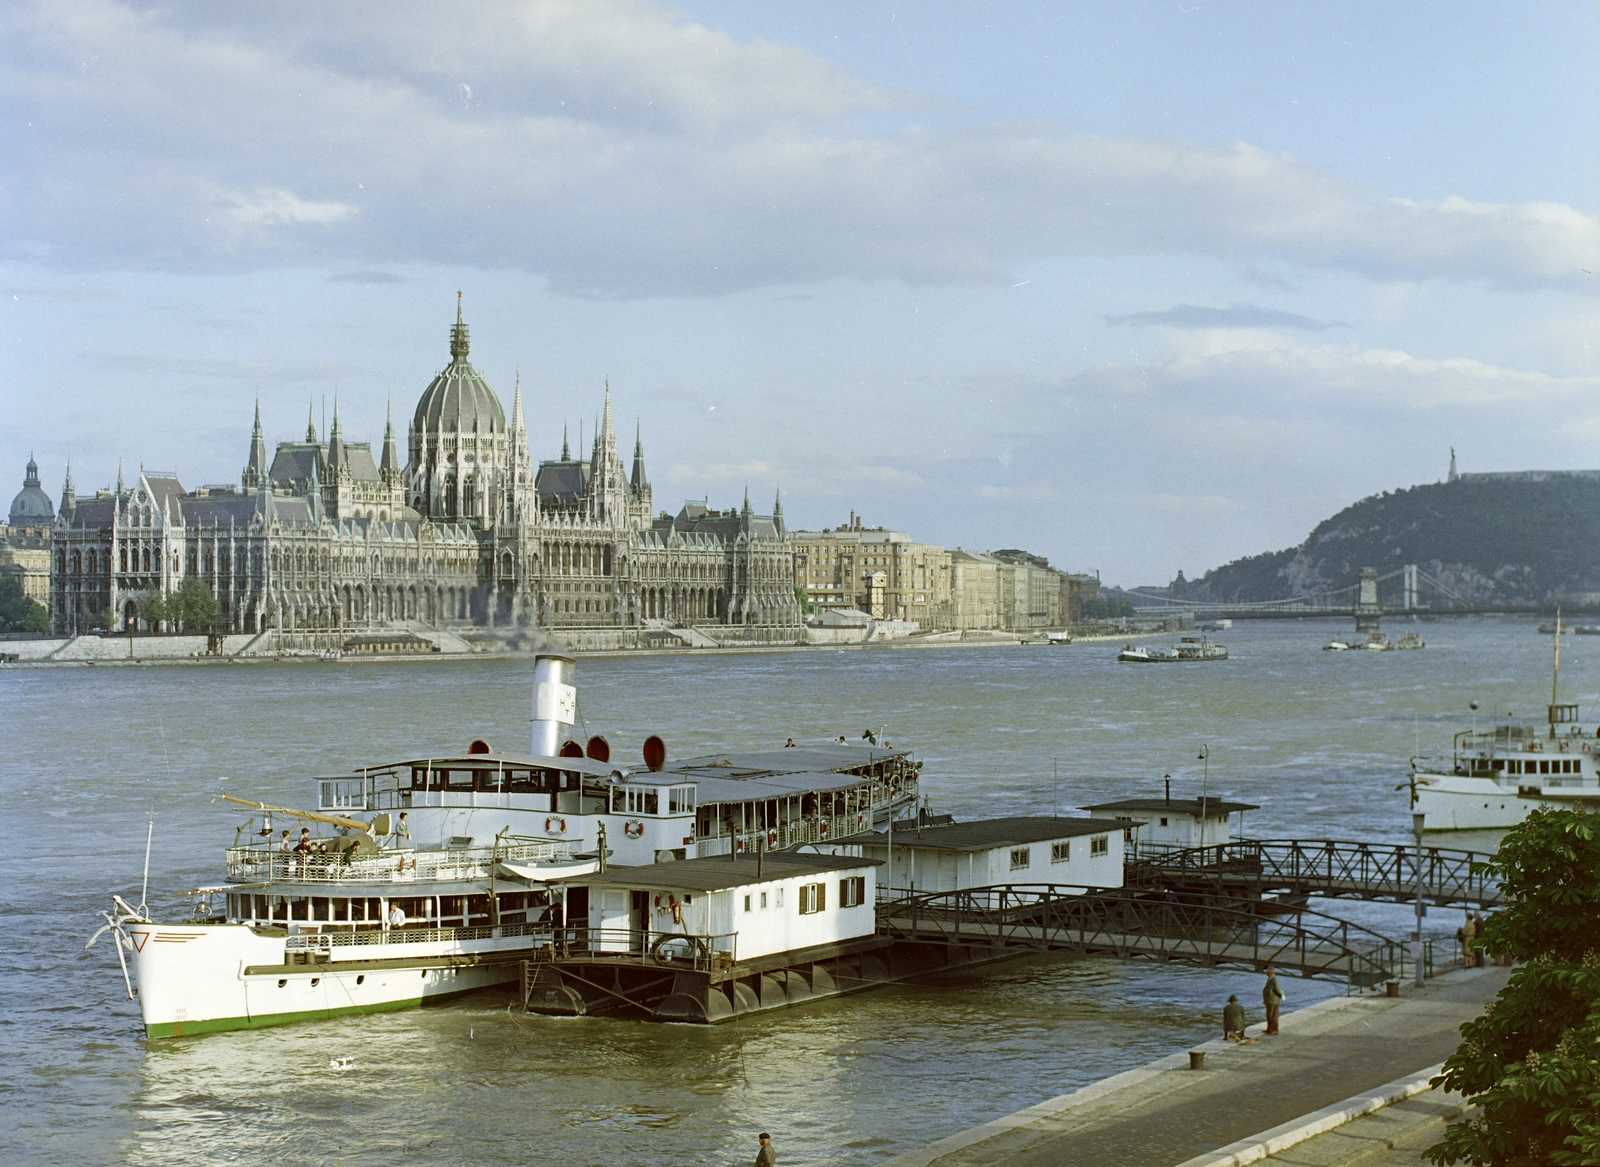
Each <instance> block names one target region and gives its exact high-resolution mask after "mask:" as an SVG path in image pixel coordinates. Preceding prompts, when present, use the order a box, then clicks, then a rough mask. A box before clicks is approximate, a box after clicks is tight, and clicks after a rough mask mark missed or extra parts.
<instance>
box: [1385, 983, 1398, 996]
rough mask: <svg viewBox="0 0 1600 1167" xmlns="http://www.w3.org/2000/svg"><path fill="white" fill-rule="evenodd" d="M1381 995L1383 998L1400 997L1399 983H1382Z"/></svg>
mask: <svg viewBox="0 0 1600 1167" xmlns="http://www.w3.org/2000/svg"><path fill="white" fill-rule="evenodd" d="M1383 995H1384V996H1385V997H1398V996H1399V995H1400V982H1399V981H1384V982H1383Z"/></svg>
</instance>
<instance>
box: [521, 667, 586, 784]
mask: <svg viewBox="0 0 1600 1167" xmlns="http://www.w3.org/2000/svg"><path fill="white" fill-rule="evenodd" d="M577 671H578V662H577V661H575V660H573V659H572V658H571V657H569V656H557V655H555V654H554V653H543V652H542V653H540V654H539V655H538V656H536V657H534V658H533V749H532V751H531V752H532V754H533V756H534V757H536V758H553V757H556V756H557V754H559V752H560V750H561V742H562V739H563V738H564V737H565V736H566V728H567V727H568V726H570V725H571V724H572V723H573V721H574V719H575V718H576V717H577V714H578V690H577V688H576V687H575V686H574V685H573V683H572V682H573V680H574V679H575V678H576V676H577Z"/></svg>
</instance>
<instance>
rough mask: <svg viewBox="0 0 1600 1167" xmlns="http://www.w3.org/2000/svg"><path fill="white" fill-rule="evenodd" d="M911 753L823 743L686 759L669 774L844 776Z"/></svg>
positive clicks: (672, 765) (905, 756) (847, 744)
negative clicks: (805, 774) (852, 771)
mask: <svg viewBox="0 0 1600 1167" xmlns="http://www.w3.org/2000/svg"><path fill="white" fill-rule="evenodd" d="M910 756H911V751H910V750H895V749H884V748H882V747H881V746H870V745H851V744H849V743H846V742H822V743H818V744H810V745H804V746H788V747H785V748H783V749H778V750H756V751H730V752H728V753H723V754H707V755H705V756H703V757H698V758H684V759H682V760H681V761H676V762H671V763H669V764H668V765H667V770H668V771H670V772H672V773H675V774H694V775H699V774H705V775H708V776H712V777H718V778H756V777H761V776H763V775H774V774H802V773H835V774H836V773H840V772H842V771H844V770H851V769H860V768H861V767H863V766H872V765H875V764H877V763H880V762H891V761H894V760H896V759H901V758H908V757H910Z"/></svg>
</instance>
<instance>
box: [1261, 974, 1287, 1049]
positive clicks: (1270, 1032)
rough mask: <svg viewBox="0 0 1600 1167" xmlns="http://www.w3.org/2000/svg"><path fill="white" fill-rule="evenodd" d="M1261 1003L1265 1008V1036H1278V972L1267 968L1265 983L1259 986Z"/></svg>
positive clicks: (1281, 992) (1279, 998)
mask: <svg viewBox="0 0 1600 1167" xmlns="http://www.w3.org/2000/svg"><path fill="white" fill-rule="evenodd" d="M1261 1003H1262V1004H1263V1005H1265V1006H1266V1007H1267V1036H1268V1037H1277V1036H1278V1009H1279V1007H1280V1006H1281V1005H1282V1004H1283V990H1282V989H1280V988H1279V987H1278V970H1277V969H1275V968H1273V967H1272V966H1271V965H1270V964H1269V965H1268V966H1267V983H1266V984H1264V985H1262V986H1261Z"/></svg>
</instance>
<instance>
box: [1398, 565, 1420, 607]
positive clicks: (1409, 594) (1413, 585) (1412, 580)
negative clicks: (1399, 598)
mask: <svg viewBox="0 0 1600 1167" xmlns="http://www.w3.org/2000/svg"><path fill="white" fill-rule="evenodd" d="M1401 607H1403V608H1405V610H1406V611H1407V612H1415V611H1416V610H1417V565H1416V564H1415V563H1408V564H1406V567H1405V602H1404V603H1403V604H1402V605H1401Z"/></svg>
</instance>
